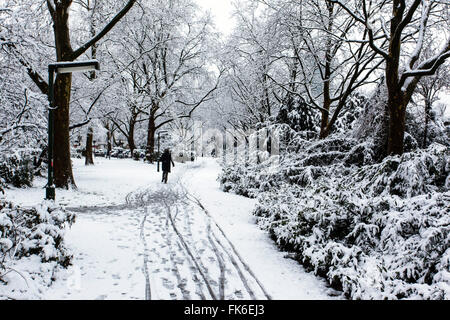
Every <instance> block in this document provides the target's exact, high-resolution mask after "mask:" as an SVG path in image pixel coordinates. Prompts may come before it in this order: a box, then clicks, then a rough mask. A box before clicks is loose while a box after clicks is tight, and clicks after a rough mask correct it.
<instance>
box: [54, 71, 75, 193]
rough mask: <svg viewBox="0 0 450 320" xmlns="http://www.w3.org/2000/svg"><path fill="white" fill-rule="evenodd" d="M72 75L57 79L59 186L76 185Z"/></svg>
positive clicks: (56, 129) (56, 149) (56, 159)
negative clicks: (72, 147) (72, 153)
mask: <svg viewBox="0 0 450 320" xmlns="http://www.w3.org/2000/svg"><path fill="white" fill-rule="evenodd" d="M71 85H72V75H71V74H70V73H66V74H58V75H57V77H56V81H55V87H54V92H55V106H56V107H57V109H56V110H55V118H54V132H55V133H54V151H53V159H54V161H53V166H54V170H55V172H54V174H55V176H54V182H55V186H56V187H57V188H66V189H67V188H69V184H70V185H72V186H73V187H76V185H75V180H74V179H73V173H72V162H71V160H70V136H69V101H70V87H71Z"/></svg>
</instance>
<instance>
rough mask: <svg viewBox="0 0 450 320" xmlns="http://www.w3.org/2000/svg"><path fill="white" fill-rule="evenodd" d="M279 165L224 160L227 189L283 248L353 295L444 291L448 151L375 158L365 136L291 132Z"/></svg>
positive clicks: (448, 241)
mask: <svg viewBox="0 0 450 320" xmlns="http://www.w3.org/2000/svg"><path fill="white" fill-rule="evenodd" d="M296 141H297V143H298V144H297V146H298V147H297V150H296V151H295V152H287V153H286V154H285V155H284V156H283V157H282V160H281V163H280V165H279V170H276V171H274V170H267V163H261V164H259V165H255V164H253V165H247V166H245V165H244V164H243V163H238V164H236V165H232V166H226V167H225V168H224V169H223V172H222V175H221V176H220V177H219V180H220V182H221V185H222V189H223V190H224V191H230V192H235V193H237V194H241V195H245V196H248V197H256V198H257V199H258V201H257V206H256V208H255V211H254V214H255V215H256V216H257V221H258V224H259V225H260V226H261V227H262V228H264V229H266V230H268V231H269V233H270V235H271V236H272V237H273V239H274V240H275V241H276V242H277V244H278V245H279V246H280V247H281V248H282V249H284V250H288V251H293V252H295V253H296V255H297V257H298V260H299V261H300V262H301V263H302V264H303V265H305V266H306V267H307V268H308V269H309V270H311V271H313V272H314V273H315V274H317V275H320V276H323V277H326V278H327V280H328V281H329V283H330V284H331V285H332V286H333V287H335V288H338V289H340V290H342V291H344V293H345V294H346V295H347V296H348V297H349V298H352V299H402V298H406V299H450V232H449V231H450V210H449V208H450V191H449V185H450V183H449V181H450V178H449V177H450V175H449V173H450V151H449V149H448V148H447V147H445V146H443V145H440V144H437V143H435V144H432V145H431V146H430V147H429V148H428V149H426V150H416V151H414V152H410V153H405V154H403V155H402V156H393V157H387V158H386V159H384V160H383V161H382V162H380V163H374V161H373V151H372V150H373V144H372V142H371V141H370V139H369V140H368V141H366V142H364V143H360V144H358V143H357V141H356V140H353V139H350V138H348V139H347V138H345V139H340V138H328V139H325V140H320V141H314V142H309V141H306V140H300V139H297V140H296Z"/></svg>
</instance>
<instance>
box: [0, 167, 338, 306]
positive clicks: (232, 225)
mask: <svg viewBox="0 0 450 320" xmlns="http://www.w3.org/2000/svg"><path fill="white" fill-rule="evenodd" d="M219 171H220V166H219V164H218V163H217V161H216V160H214V159H199V160H198V161H196V162H194V163H189V164H178V163H177V164H176V166H175V168H173V171H172V173H171V174H170V175H169V183H168V184H167V185H163V184H161V182H160V173H158V172H156V168H155V165H149V164H144V163H142V162H136V161H133V160H123V159H120V160H119V159H111V160H106V159H101V158H100V159H99V158H97V159H96V165H95V166H90V167H86V166H84V165H83V161H82V160H81V159H74V174H75V179H76V182H77V185H78V190H68V191H62V190H57V193H56V201H57V202H58V203H60V204H62V205H64V206H66V207H67V208H68V210H72V211H74V212H76V213H77V221H76V223H75V224H74V225H73V226H72V228H71V229H70V230H68V231H67V234H66V241H67V244H68V246H69V247H70V248H72V250H73V252H74V261H73V266H71V267H70V268H69V269H68V270H67V271H64V272H62V273H61V274H59V275H57V276H56V278H57V280H56V281H55V282H54V284H53V285H52V286H50V287H49V288H47V287H43V288H40V290H41V291H42V292H41V293H39V294H38V295H37V296H39V297H41V298H44V299H267V298H271V299H336V298H339V297H336V293H335V292H334V291H333V290H331V289H329V288H328V287H327V286H326V283H325V282H324V281H323V280H321V279H318V278H316V277H315V276H313V275H312V274H309V273H306V272H304V271H303V269H302V267H301V266H300V265H299V264H298V263H297V262H295V261H294V260H292V259H288V258H285V254H284V253H282V252H279V251H278V249H277V248H276V246H275V245H274V243H273V242H272V240H270V238H269V236H268V235H267V234H266V233H265V232H263V231H261V230H260V229H259V228H258V227H257V226H256V225H255V223H254V218H253V216H252V215H251V211H252V208H253V206H254V204H255V200H252V199H247V198H244V197H240V196H237V195H233V194H228V193H223V192H222V191H220V189H219V184H218V182H217V181H216V178H217V175H218V173H219ZM44 183H45V181H43V180H38V181H37V182H36V187H34V188H31V189H23V190H22V189H12V190H8V191H7V199H9V200H11V201H13V202H14V203H16V204H21V205H31V204H36V203H39V202H40V201H41V200H42V198H43V196H44V193H45V190H44V189H43V188H42V186H43V185H44ZM34 296H36V295H30V296H29V297H34ZM17 298H20V297H17ZM24 298H27V296H24Z"/></svg>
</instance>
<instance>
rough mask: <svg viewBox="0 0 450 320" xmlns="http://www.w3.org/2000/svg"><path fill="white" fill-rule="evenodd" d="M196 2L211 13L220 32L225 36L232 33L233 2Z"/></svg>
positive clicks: (229, 0)
mask: <svg viewBox="0 0 450 320" xmlns="http://www.w3.org/2000/svg"><path fill="white" fill-rule="evenodd" d="M195 2H197V4H198V5H199V6H201V7H202V8H204V9H205V10H209V11H211V14H212V16H213V18H214V23H215V24H216V27H217V30H218V31H220V32H222V33H223V34H224V35H225V36H227V35H229V34H230V33H231V30H232V29H233V26H234V19H233V18H232V17H231V13H232V10H233V6H232V4H231V0H195Z"/></svg>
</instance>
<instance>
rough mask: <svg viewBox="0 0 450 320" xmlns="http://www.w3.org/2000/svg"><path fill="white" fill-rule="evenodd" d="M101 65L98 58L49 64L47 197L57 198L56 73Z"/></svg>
mask: <svg viewBox="0 0 450 320" xmlns="http://www.w3.org/2000/svg"><path fill="white" fill-rule="evenodd" d="M99 69H100V65H99V63H98V61H97V60H87V61H80V62H56V63H51V64H49V65H48V101H49V107H48V174H47V187H46V189H45V199H48V200H55V186H54V184H53V171H54V170H53V141H54V140H53V137H54V127H53V122H54V120H53V119H54V114H53V112H54V110H56V109H57V108H58V106H54V101H53V100H54V93H53V82H54V77H55V73H71V72H76V71H89V70H99Z"/></svg>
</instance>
